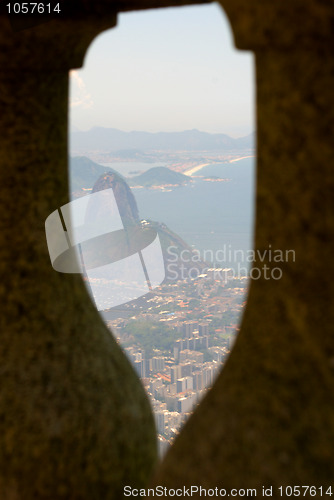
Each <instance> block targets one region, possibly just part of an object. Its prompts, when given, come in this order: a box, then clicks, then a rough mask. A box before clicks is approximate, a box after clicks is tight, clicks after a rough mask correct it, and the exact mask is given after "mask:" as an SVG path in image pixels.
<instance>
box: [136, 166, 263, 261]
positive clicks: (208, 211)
mask: <svg viewBox="0 0 334 500" xmlns="http://www.w3.org/2000/svg"><path fill="white" fill-rule="evenodd" d="M134 165H135V164H133V170H137V169H136V168H135V167H134ZM138 170H139V169H138ZM195 175H196V176H204V177H206V176H207V177H211V176H215V177H218V178H220V179H226V181H224V182H221V181H220V182H210V181H206V180H204V179H203V178H202V177H193V179H194V182H193V183H191V184H190V185H187V186H181V187H178V188H173V189H172V190H170V191H169V190H168V191H163V190H156V189H143V188H142V189H133V190H132V192H133V194H134V196H135V198H136V200H137V204H138V209H139V214H140V217H141V218H142V219H152V220H155V221H158V222H163V223H165V224H166V225H167V226H168V227H169V228H170V229H171V230H172V231H174V232H175V233H177V234H178V235H179V236H181V237H182V238H183V239H184V240H185V241H186V243H188V244H189V245H191V246H193V247H194V248H196V249H197V250H199V251H200V252H201V253H202V255H203V253H204V252H205V256H206V257H208V256H209V257H211V256H213V261H214V262H213V263H214V264H215V265H216V266H217V267H235V266H236V265H237V264H238V263H240V262H243V263H245V261H246V256H247V255H246V254H247V251H248V250H250V249H252V248H253V225H254V206H255V182H254V181H255V159H254V158H246V159H243V160H239V161H236V162H234V163H217V164H212V165H208V166H206V167H203V168H202V169H201V170H199V171H198V172H197V173H196V174H195Z"/></svg>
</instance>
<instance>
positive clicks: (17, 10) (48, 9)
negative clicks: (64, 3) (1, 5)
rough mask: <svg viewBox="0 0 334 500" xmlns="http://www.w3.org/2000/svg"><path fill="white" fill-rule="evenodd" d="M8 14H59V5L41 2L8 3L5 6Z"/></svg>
mask: <svg viewBox="0 0 334 500" xmlns="http://www.w3.org/2000/svg"><path fill="white" fill-rule="evenodd" d="M6 7H7V12H8V14H52V13H53V12H55V13H58V14H60V12H61V9H60V4H59V3H57V4H56V5H54V4H51V3H43V2H36V3H35V2H22V3H18V2H16V3H8V4H7V5H6Z"/></svg>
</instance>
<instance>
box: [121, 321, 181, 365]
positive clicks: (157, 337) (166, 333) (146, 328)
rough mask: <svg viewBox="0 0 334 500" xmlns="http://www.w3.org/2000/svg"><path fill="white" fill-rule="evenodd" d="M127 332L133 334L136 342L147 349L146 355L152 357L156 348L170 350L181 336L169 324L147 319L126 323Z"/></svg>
mask: <svg viewBox="0 0 334 500" xmlns="http://www.w3.org/2000/svg"><path fill="white" fill-rule="evenodd" d="M126 333H128V334H129V335H131V336H132V337H133V339H134V341H135V343H136V344H138V345H139V346H140V347H141V348H142V349H144V350H145V353H146V357H152V356H153V355H154V353H153V350H154V349H160V350H161V351H164V352H170V351H171V350H172V348H173V343H174V341H175V340H177V338H178V337H179V334H178V333H177V332H176V331H175V330H173V329H172V328H170V327H169V326H167V325H165V324H163V323H158V322H151V321H145V320H139V321H137V320H136V321H130V322H129V323H128V324H127V325H126ZM131 345H133V342H131Z"/></svg>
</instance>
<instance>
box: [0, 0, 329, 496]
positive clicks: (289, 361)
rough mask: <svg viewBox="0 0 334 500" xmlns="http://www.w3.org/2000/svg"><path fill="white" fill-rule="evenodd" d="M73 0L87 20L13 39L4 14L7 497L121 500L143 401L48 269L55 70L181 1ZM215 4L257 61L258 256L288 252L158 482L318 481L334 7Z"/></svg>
mask: <svg viewBox="0 0 334 500" xmlns="http://www.w3.org/2000/svg"><path fill="white" fill-rule="evenodd" d="M70 3H72V2H70ZM78 3H79V4H82V6H83V7H84V9H83V12H84V13H83V14H82V15H78V16H77V18H76V19H75V18H73V19H71V18H70V17H69V18H66V19H64V20H62V21H51V22H50V23H47V24H44V25H40V26H38V27H36V28H34V30H31V31H29V30H24V31H21V32H19V33H17V34H15V35H13V33H12V31H11V29H10V25H9V24H8V20H7V19H6V18H5V17H2V18H1V19H0V28H1V35H0V49H1V50H0V62H1V66H0V68H1V70H0V106H1V113H2V119H1V142H0V165H1V169H0V191H1V195H0V204H1V212H0V215H1V217H0V238H1V246H0V270H1V281H0V298H1V303H2V305H3V307H2V314H1V343H0V371H1V391H0V441H1V443H0V466H1V475H0V492H1V495H0V496H1V497H2V498H5V499H6V500H7V499H8V500H16V499H19V500H21V499H22V500H23V499H24V500H30V499H33V498H34V499H51V498H52V499H65V498H66V499H80V500H81V499H90V500H91V499H93V500H95V499H96V500H100V499H109V498H110V499H116V498H120V497H121V486H122V485H123V484H124V483H128V484H131V483H133V484H137V485H139V484H145V482H146V481H147V479H148V476H149V474H150V471H151V469H152V465H153V463H154V460H155V444H154V435H153V434H154V426H153V420H152V416H151V413H150V410H149V407H148V403H147V401H146V398H145V396H144V394H143V390H142V388H141V386H140V384H139V382H138V380H137V378H136V376H135V375H134V374H133V373H132V370H131V368H130V367H129V365H128V363H127V362H126V361H125V359H124V357H123V355H122V354H121V352H120V350H119V349H118V347H117V346H116V344H115V342H114V341H113V339H112V338H111V337H110V335H109V333H108V332H107V330H106V329H105V328H104V326H103V325H102V323H101V321H100V320H99V319H98V317H97V314H96V311H95V310H94V309H93V307H92V305H91V304H90V302H89V300H88V297H87V294H86V292H85V289H84V287H83V284H82V282H81V280H80V279H79V278H78V277H75V276H71V275H61V274H58V273H55V272H54V271H53V270H52V268H51V266H50V263H49V258H48V255H47V249H46V243H45V237H44V220H45V218H46V217H47V216H48V215H49V214H50V213H51V212H52V211H53V210H55V208H57V207H59V206H61V205H62V204H64V203H66V202H67V194H66V193H67V173H66V168H67V167H66V165H67V151H66V126H65V121H66V113H67V109H66V99H67V77H66V74H65V70H66V69H67V68H70V67H77V66H79V65H80V64H81V62H82V59H83V54H84V50H85V48H86V47H87V46H88V45H89V43H90V40H91V39H92V38H93V37H94V36H95V34H97V32H98V31H101V30H103V29H105V28H106V27H107V26H108V23H109V25H111V24H112V19H114V12H115V11H117V10H132V9H144V8H150V7H158V6H167V5H181V4H183V3H188V2H178V1H176V0H171V1H168V0H166V1H164V2H159V5H157V1H156V0H147V1H144V0H124V1H123V0H118V1H114V2H111V1H108V0H99V1H97V2H95V3H94V4H93V2H91V1H88V0H85V1H82V2H77V3H76V5H78ZM221 3H222V5H223V7H224V8H225V9H226V12H227V14H228V16H229V18H230V20H231V23H232V29H233V31H234V35H235V40H236V44H237V46H238V47H240V48H244V49H254V50H255V52H256V64H257V114H258V123H257V132H258V173H257V221H256V238H255V239H256V242H255V248H256V249H258V250H260V251H261V252H263V251H265V250H266V249H267V250H268V247H269V245H271V248H272V249H273V250H283V251H284V250H291V249H292V250H294V252H295V260H293V259H292V257H291V254H289V255H290V257H289V259H288V261H287V262H284V263H278V265H279V266H280V267H281V269H282V271H283V277H282V279H280V280H274V279H271V280H265V279H264V278H262V279H259V280H257V281H253V283H252V286H251V290H250V294H249V298H248V304H247V309H246V312H245V316H244V318H243V322H242V328H241V332H240V335H239V337H238V340H237V342H236V345H235V348H234V349H233V352H232V354H231V356H230V358H229V360H228V362H227V364H226V366H225V367H224V370H223V371H222V373H221V375H220V377H219V378H218V380H217V382H216V384H215V386H214V388H213V389H212V390H211V391H210V393H209V394H208V396H207V397H206V398H205V400H204V401H203V403H202V404H201V405H200V407H199V409H198V410H197V411H196V412H195V414H194V416H193V417H192V418H191V419H190V420H189V421H188V423H187V424H186V426H185V428H184V429H183V431H182V432H181V434H180V436H179V438H178V439H177V441H176V443H175V446H173V447H172V449H171V450H170V452H169V453H168V455H167V457H166V459H165V461H164V462H163V464H162V465H161V466H160V467H159V469H158V470H157V473H156V477H155V484H164V485H166V486H170V487H171V488H175V487H183V486H184V485H186V486H190V485H196V484H197V485H201V486H203V487H211V488H215V487H224V488H257V489H258V491H260V488H261V487H262V486H263V485H265V486H271V485H272V486H274V487H277V486H279V485H287V484H290V485H292V486H293V485H298V484H308V485H310V484H313V485H316V486H323V487H326V486H327V485H328V484H330V483H331V482H332V479H333V474H334V466H333V464H334V451H333V446H332V443H333V442H334V411H333V404H332V395H333V392H334V374H333V369H334V368H333V367H334V341H333V326H332V325H333V323H334V321H333V319H334V318H333V315H334V312H333V311H334V310H333V308H332V307H331V306H332V302H333V295H334V290H333V287H334V281H333V271H334V269H333V266H334V259H333V256H332V247H333V239H334V217H333V208H334V207H333V199H334V197H333V194H334V189H333V187H334V186H333V184H334V176H333V170H332V161H333V145H334V141H333V130H334V116H333V108H334V107H333V104H334V103H333V90H332V89H333V87H334V81H333V80H334V75H333V73H334V71H333V70H334V63H333V57H332V49H333V37H332V26H333V18H334V7H333V4H332V3H331V2H328V1H325V0H304V1H301V0H294V1H293V2H281V1H279V0H274V1H270V0H252V1H250V0H222V1H221ZM73 4H74V3H73ZM88 13H90V21H89V22H88V23H87V21H86V20H85V19H86V18H85V16H86V17H87V14H88ZM104 13H105V15H104ZM56 37H58V38H56ZM56 42H57V43H56ZM64 47H66V51H64V50H63V48H64ZM32 48H33V49H34V51H35V52H33V51H32ZM22 69H24V71H25V72H23V73H22V72H20V71H22ZM36 70H38V72H39V74H37V73H36ZM46 70H47V71H46ZM51 70H53V72H52V71H51ZM264 265H267V266H268V268H269V269H272V268H273V267H277V263H273V262H270V259H269V258H268V255H267V256H266V258H265V259H264V261H263V262H260V261H258V263H257V264H255V266H256V267H260V268H263V266H264ZM274 497H277V490H276V494H275V495H274ZM193 498H195V497H193Z"/></svg>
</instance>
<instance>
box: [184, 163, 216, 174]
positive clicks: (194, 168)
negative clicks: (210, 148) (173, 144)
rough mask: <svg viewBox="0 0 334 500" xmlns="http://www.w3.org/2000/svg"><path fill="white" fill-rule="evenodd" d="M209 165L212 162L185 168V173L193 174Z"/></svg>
mask: <svg viewBox="0 0 334 500" xmlns="http://www.w3.org/2000/svg"><path fill="white" fill-rule="evenodd" d="M208 165H211V163H202V164H201V165H197V167H192V168H189V170H185V171H184V172H183V174H184V175H190V176H192V175H194V174H195V173H196V172H198V171H199V170H201V169H202V168H204V167H207V166H208Z"/></svg>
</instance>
